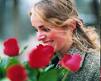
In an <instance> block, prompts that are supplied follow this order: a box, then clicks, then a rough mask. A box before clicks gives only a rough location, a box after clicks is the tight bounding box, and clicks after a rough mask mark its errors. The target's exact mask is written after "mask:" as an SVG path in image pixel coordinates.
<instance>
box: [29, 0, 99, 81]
mask: <svg viewBox="0 0 101 81" xmlns="http://www.w3.org/2000/svg"><path fill="white" fill-rule="evenodd" d="M30 15H31V23H32V26H33V28H34V29H35V30H36V35H37V38H38V41H41V42H42V43H43V44H44V45H51V46H53V47H54V49H55V52H59V53H60V54H59V59H61V58H62V57H63V55H64V54H66V53H71V54H76V53H80V54H81V56H82V58H83V59H82V62H81V67H80V69H79V71H78V72H75V73H72V74H71V75H70V76H69V81H99V72H100V71H99V67H100V64H99V55H97V54H96V53H97V52H95V50H96V49H97V47H96V45H95V44H94V42H93V40H92V39H90V36H88V34H87V31H88V29H86V28H84V26H83V22H82V21H81V20H80V19H79V18H78V14H77V11H76V9H75V8H74V7H73V5H72V3H71V1H70V0H40V1H39V2H37V3H36V4H34V7H33V8H32V10H31V13H30ZM89 32H91V31H89ZM94 53H95V54H94Z"/></svg>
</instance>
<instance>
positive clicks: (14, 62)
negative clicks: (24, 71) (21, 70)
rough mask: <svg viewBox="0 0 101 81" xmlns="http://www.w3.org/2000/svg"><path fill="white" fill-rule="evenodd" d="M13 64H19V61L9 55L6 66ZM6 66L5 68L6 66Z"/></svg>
mask: <svg viewBox="0 0 101 81" xmlns="http://www.w3.org/2000/svg"><path fill="white" fill-rule="evenodd" d="M14 64H20V61H18V59H17V58H16V57H11V58H9V59H8V64H7V67H9V66H11V65H14ZM7 67H6V68H7Z"/></svg>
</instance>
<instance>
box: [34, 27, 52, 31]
mask: <svg viewBox="0 0 101 81" xmlns="http://www.w3.org/2000/svg"><path fill="white" fill-rule="evenodd" d="M33 29H34V31H35V32H38V30H37V29H36V28H34V27H33ZM41 30H43V31H45V32H49V31H50V29H49V28H42V29H41Z"/></svg>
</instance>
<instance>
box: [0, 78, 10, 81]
mask: <svg viewBox="0 0 101 81" xmlns="http://www.w3.org/2000/svg"><path fill="white" fill-rule="evenodd" d="M0 81H10V80H9V79H8V78H3V79H1V80H0Z"/></svg>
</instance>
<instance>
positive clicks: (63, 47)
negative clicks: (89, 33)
mask: <svg viewBox="0 0 101 81" xmlns="http://www.w3.org/2000/svg"><path fill="white" fill-rule="evenodd" d="M31 23H32V26H33V27H34V28H35V30H36V35H37V39H38V41H41V42H42V43H43V44H44V45H51V46H53V47H54V49H55V52H56V51H61V52H66V51H67V50H68V49H69V48H70V46H71V44H72V31H71V29H63V28H59V27H55V26H52V25H50V24H47V23H45V22H43V21H41V20H40V19H39V18H38V17H36V16H33V15H32V16H31Z"/></svg>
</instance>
